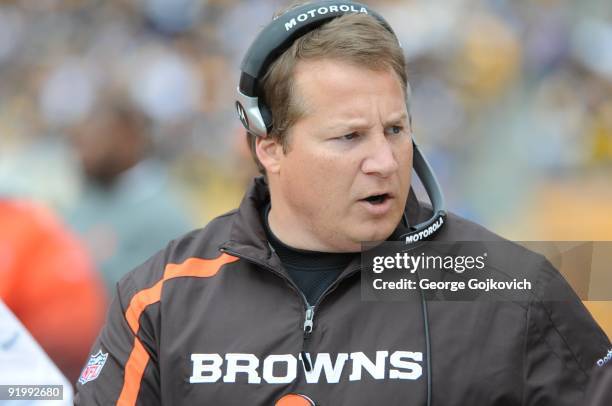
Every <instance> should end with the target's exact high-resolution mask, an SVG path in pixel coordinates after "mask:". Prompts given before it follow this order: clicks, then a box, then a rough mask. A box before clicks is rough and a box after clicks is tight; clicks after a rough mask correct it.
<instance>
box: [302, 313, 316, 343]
mask: <svg viewBox="0 0 612 406" xmlns="http://www.w3.org/2000/svg"><path fill="white" fill-rule="evenodd" d="M313 317H314V306H308V308H307V309H306V317H305V318H304V338H308V336H309V335H310V333H312V329H313V328H314V324H313V322H312V319H313Z"/></svg>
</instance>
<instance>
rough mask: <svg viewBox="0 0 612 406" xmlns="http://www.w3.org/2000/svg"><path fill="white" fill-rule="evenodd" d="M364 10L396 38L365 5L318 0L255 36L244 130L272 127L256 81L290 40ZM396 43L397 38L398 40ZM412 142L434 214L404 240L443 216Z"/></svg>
mask: <svg viewBox="0 0 612 406" xmlns="http://www.w3.org/2000/svg"><path fill="white" fill-rule="evenodd" d="M354 13H363V14H368V15H370V16H373V17H374V18H376V19H377V20H378V21H379V22H380V24H381V25H382V26H383V27H385V28H386V29H387V30H388V31H389V32H390V33H391V34H393V36H394V37H395V38H396V40H397V37H396V36H395V33H394V32H393V29H391V26H390V25H389V24H388V23H387V22H386V21H385V19H384V18H383V17H382V16H381V15H380V14H378V13H376V12H375V11H373V10H372V9H370V8H369V7H368V6H366V5H363V4H360V3H354V2H351V1H320V2H315V3H311V4H306V5H303V6H299V7H296V8H294V9H291V10H289V11H287V12H286V13H284V14H282V15H280V16H279V17H277V18H275V19H274V20H273V21H272V22H271V23H270V24H268V25H267V26H266V27H265V28H264V29H263V31H261V33H259V35H258V36H257V37H256V38H255V40H254V41H253V43H252V44H251V46H250V47H249V49H248V51H247V53H246V55H245V56H244V59H243V60H242V64H241V65H240V69H241V75H240V84H239V85H238V95H237V100H236V110H237V112H238V117H239V118H240V121H241V122H242V124H243V125H244V127H245V128H246V130H247V131H248V132H249V133H251V134H254V135H256V136H262V137H265V136H267V134H268V132H269V131H270V129H271V128H272V114H271V112H270V110H269V108H268V107H267V106H266V105H265V104H264V103H263V102H262V101H261V99H260V98H259V96H260V95H259V93H258V91H259V81H260V80H261V78H262V77H263V76H264V75H265V74H266V71H267V69H268V68H269V67H270V65H271V64H272V62H274V60H276V58H278V57H279V56H280V55H281V54H282V53H283V52H285V51H286V50H287V49H289V47H290V46H291V44H292V43H293V41H295V40H296V39H297V38H299V37H301V36H302V35H304V34H306V33H307V32H309V31H312V30H314V29H316V28H317V27H320V26H321V25H322V24H324V23H326V22H327V21H330V20H332V19H334V18H336V17H339V16H342V15H345V14H354ZM398 44H399V40H398ZM413 144H414V158H413V165H414V169H415V171H416V173H417V175H418V176H419V178H420V179H421V182H422V183H423V186H424V187H425V190H426V191H427V194H428V196H429V199H430V201H431V203H432V206H433V215H432V217H431V218H430V219H428V220H427V221H425V222H423V223H420V224H417V225H415V226H412V227H410V230H411V231H410V232H409V233H407V234H404V235H402V237H401V238H402V239H405V241H406V242H407V243H410V242H415V241H419V240H421V239H424V238H428V237H430V236H431V235H433V234H434V233H435V232H436V231H438V229H440V228H441V227H442V225H443V224H444V221H445V218H446V211H445V209H444V207H445V204H444V196H443V195H442V190H441V189H440V185H439V184H438V181H437V180H436V176H435V175H434V173H433V171H432V169H431V167H430V166H429V164H428V162H427V160H426V159H425V157H424V156H423V154H422V153H421V151H420V149H419V148H418V146H417V145H416V143H413Z"/></svg>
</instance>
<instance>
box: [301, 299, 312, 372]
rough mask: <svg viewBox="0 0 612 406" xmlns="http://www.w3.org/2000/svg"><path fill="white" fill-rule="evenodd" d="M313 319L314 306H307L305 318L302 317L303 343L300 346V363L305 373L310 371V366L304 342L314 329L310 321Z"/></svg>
mask: <svg viewBox="0 0 612 406" xmlns="http://www.w3.org/2000/svg"><path fill="white" fill-rule="evenodd" d="M313 318H314V306H310V305H309V306H308V307H307V308H306V317H304V343H303V345H302V351H301V352H300V354H301V356H302V362H303V363H304V369H305V370H306V371H307V372H310V371H312V365H311V363H310V359H309V358H308V357H307V356H306V351H304V350H305V347H306V340H307V339H308V338H310V333H312V329H313V328H314V323H313V321H312V319H313Z"/></svg>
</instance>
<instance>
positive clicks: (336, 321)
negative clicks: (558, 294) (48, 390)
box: [77, 2, 609, 406]
mask: <svg viewBox="0 0 612 406" xmlns="http://www.w3.org/2000/svg"><path fill="white" fill-rule="evenodd" d="M373 16H374V17H373ZM404 64H405V62H404V57H403V55H402V51H401V48H400V47H399V44H398V42H397V40H396V39H395V37H394V35H393V33H392V31H391V30H390V28H389V27H388V26H387V25H386V24H385V23H384V21H382V20H381V19H380V17H378V16H376V15H375V14H374V12H373V11H372V10H370V9H368V8H367V7H365V6H362V5H359V4H357V3H348V2H338V3H335V2H321V3H314V4H306V5H302V6H300V7H297V8H295V9H292V10H290V11H288V12H287V13H285V14H283V15H281V16H280V17H278V18H277V19H275V20H274V21H273V22H272V23H271V24H270V26H268V27H266V28H265V29H264V31H263V32H262V33H261V34H260V35H259V37H258V38H257V39H256V40H255V43H254V45H253V46H252V47H251V49H250V50H249V52H248V53H247V56H246V57H245V61H243V66H242V70H243V75H242V78H241V83H240V97H239V102H238V104H237V108H238V113H239V115H240V118H241V120H242V122H243V124H244V125H245V126H246V127H247V129H248V131H249V141H250V145H251V146H252V150H253V152H254V155H255V157H256V160H257V162H258V164H259V165H260V168H261V170H262V171H264V172H265V177H260V178H257V179H255V181H254V182H253V184H252V185H251V187H250V189H249V191H247V194H246V196H245V198H244V200H243V202H242V203H241V205H240V207H239V208H238V210H235V211H232V212H230V213H228V214H226V215H224V216H221V217H219V218H217V219H215V220H214V221H212V222H211V223H210V224H209V225H208V226H207V227H206V228H205V229H203V230H198V231H195V232H193V233H191V234H189V235H187V236H185V237H183V238H180V239H178V240H176V241H174V242H172V243H171V244H170V245H169V246H168V248H167V249H166V250H164V251H163V252H160V253H159V254H158V255H156V256H155V257H153V258H152V259H150V260H149V261H148V262H147V263H145V264H144V265H143V266H141V267H140V268H138V269H137V270H135V271H134V272H132V273H130V274H129V275H128V276H127V277H126V278H124V279H123V280H122V281H121V282H120V283H119V285H118V291H117V298H116V300H115V302H114V304H113V306H112V308H111V311H110V315H109V320H108V322H107V325H106V327H105V328H104V330H103V331H102V333H101V335H100V338H99V340H98V343H96V345H94V348H93V349H92V354H98V355H99V354H100V353H101V354H108V358H107V359H106V362H105V365H104V366H103V367H102V369H101V372H100V374H99V376H97V378H96V379H94V380H90V381H87V382H85V383H81V384H79V385H78V388H77V389H78V391H79V394H78V397H77V403H81V404H106V403H114V402H117V403H118V404H122V405H131V404H160V403H161V404H172V405H180V404H207V403H210V404H218V405H238V404H245V403H248V404H255V405H278V406H283V405H313V404H319V405H399V404H402V405H404V404H410V405H423V404H438V405H445V406H448V405H468V404H469V405H502V404H503V405H522V404H539V405H570V404H571V405H573V404H576V402H579V401H580V399H582V396H583V392H584V389H585V386H586V383H587V377H588V375H587V372H586V371H588V370H590V368H591V367H592V365H593V364H594V362H595V360H596V359H597V358H598V357H599V356H600V354H601V353H604V352H605V351H607V348H608V347H609V342H608V340H607V338H606V337H605V336H604V334H603V333H602V332H601V330H600V329H599V328H598V327H597V325H596V324H595V323H594V322H593V320H592V319H591V318H590V316H589V314H588V312H586V310H585V309H584V307H583V306H582V305H581V303H580V302H579V300H578V299H577V298H576V297H575V295H573V292H571V289H569V287H568V286H567V285H566V284H565V283H564V281H563V280H562V278H561V277H560V276H559V274H558V273H557V272H556V271H555V270H554V269H553V268H552V267H551V266H550V265H549V264H548V263H547V262H546V261H545V260H544V259H543V258H542V257H538V256H536V255H534V254H529V253H528V252H527V251H526V250H523V251H520V252H519V253H518V254H520V255H521V256H522V258H523V260H524V259H525V258H528V259H529V261H525V262H524V263H525V264H528V265H529V267H530V268H529V269H531V271H530V272H531V273H538V275H540V276H541V278H540V279H541V280H544V281H546V282H542V283H541V285H540V286H539V287H538V289H539V291H540V292H541V293H542V294H546V292H547V289H548V287H549V286H552V285H555V286H556V287H557V288H559V286H561V290H562V293H563V294H564V295H566V296H567V298H568V299H567V300H565V301H559V302H555V303H548V302H544V301H541V300H535V299H534V300H532V301H531V302H529V303H516V302H478V303H445V302H431V303H429V304H428V305H427V306H428V307H429V311H428V315H427V317H426V319H427V320H428V322H427V323H426V324H425V327H426V328H425V331H424V326H423V318H424V317H423V316H424V313H423V310H424V307H422V304H423V303H422V302H421V300H420V298H419V297H418V296H415V297H414V298H412V297H411V298H410V299H409V300H406V301H404V302H398V303H385V302H364V301H361V300H360V283H359V277H358V275H359V271H360V268H361V266H360V251H361V243H362V242H363V241H384V240H397V239H399V237H400V236H408V237H409V238H410V239H411V241H414V240H415V239H419V238H422V237H423V236H426V235H430V234H432V233H434V232H435V237H434V239H435V240H440V241H454V240H500V238H499V237H496V236H495V235H493V234H492V233H490V232H488V231H486V230H485V229H483V228H482V227H479V226H477V225H475V224H472V223H469V222H468V221H466V220H463V219H461V218H458V217H456V216H453V215H449V216H448V217H447V218H446V217H444V216H445V214H444V213H441V212H440V211H439V210H434V213H433V215H434V217H432V212H431V210H429V209H428V208H426V207H425V206H423V205H421V204H420V203H419V202H418V201H417V200H416V199H415V197H414V194H413V193H411V192H410V187H409V185H410V180H411V179H410V172H411V167H412V166H413V157H414V159H415V166H417V163H419V165H418V166H419V167H422V166H423V165H422V164H423V162H422V157H421V156H420V154H419V152H418V150H417V149H416V148H415V149H413V142H412V133H411V128H410V117H409V113H408V109H407V103H406V101H407V80H406V73H405V65H404ZM433 189H435V188H432V190H433ZM433 195H434V197H435V193H433ZM432 200H436V201H439V198H435V199H432ZM438 206H439V205H438V204H436V203H435V202H434V208H436V207H438ZM436 212H438V213H437V214H436ZM440 213H441V214H440ZM436 216H438V217H436ZM430 217H431V219H430V221H429V222H427V221H425V220H427V219H429V218H430ZM435 219H437V220H436V221H435V222H434V220H435ZM424 221H425V222H424ZM414 224H416V225H417V226H409V225H414ZM423 224H425V225H429V226H428V227H426V228H423V227H422V225H423ZM441 224H444V226H443V227H441V228H440V225H441ZM414 228H416V229H417V230H414ZM419 229H420V231H419ZM415 233H417V234H415ZM419 233H420V234H419ZM415 236H416V237H415ZM408 237H406V238H408ZM402 239H403V238H402ZM517 249H518V248H517Z"/></svg>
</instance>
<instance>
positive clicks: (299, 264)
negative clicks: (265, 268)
mask: <svg viewBox="0 0 612 406" xmlns="http://www.w3.org/2000/svg"><path fill="white" fill-rule="evenodd" d="M270 208H271V206H270V204H268V206H267V207H266V208H265V210H264V212H263V213H262V214H263V218H264V226H265V227H264V228H265V230H266V235H267V236H268V241H269V242H270V245H271V246H272V248H273V249H274V251H275V252H276V254H277V255H278V257H279V258H280V260H281V263H282V264H283V266H284V268H285V269H286V270H287V273H289V276H291V279H292V280H293V282H295V284H296V285H297V286H298V288H299V289H300V290H301V291H302V293H303V294H304V296H306V300H307V301H308V304H310V305H314V304H316V303H317V301H318V300H319V297H321V295H322V294H323V292H325V290H326V289H327V288H328V287H329V285H331V284H332V283H333V282H334V281H335V280H336V278H337V277H338V275H340V273H341V272H342V271H343V270H344V269H345V268H346V267H347V266H348V264H349V262H351V260H352V259H353V258H354V257H355V255H357V254H355V253H329V252H319V251H307V250H301V249H297V248H293V247H290V246H288V245H286V244H285V243H283V242H282V241H280V240H279V239H278V238H277V237H276V236H275V235H274V233H273V232H272V230H271V229H270V224H269V223H268V214H269V213H270Z"/></svg>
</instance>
